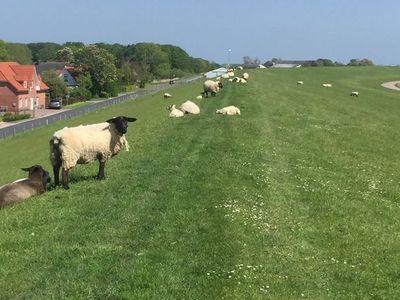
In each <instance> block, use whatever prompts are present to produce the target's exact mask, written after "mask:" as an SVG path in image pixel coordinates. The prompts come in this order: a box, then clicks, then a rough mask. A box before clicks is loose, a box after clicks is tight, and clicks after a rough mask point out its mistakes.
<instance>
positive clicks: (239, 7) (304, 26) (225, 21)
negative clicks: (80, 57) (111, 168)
mask: <svg viewBox="0 0 400 300" xmlns="http://www.w3.org/2000/svg"><path fill="white" fill-rule="evenodd" d="M2 2H3V3H2V4H1V6H0V7H1V11H2V13H1V21H2V22H1V23H2V25H1V26H0V39H2V40H4V41H6V42H21V43H33V42H55V43H59V44H62V43H65V42H68V41H72V42H83V43H85V44H91V43H97V42H104V43H110V44H112V43H119V44H122V45H130V44H136V43H139V42H153V43H158V44H172V45H176V46H179V47H181V48H182V49H184V50H185V51H186V52H187V53H188V54H189V55H190V56H193V57H201V58H204V59H207V60H209V61H215V62H218V63H242V62H243V56H250V57H251V58H259V59H260V60H261V62H262V63H264V62H266V61H268V60H270V59H272V58H281V59H288V60H302V59H317V58H329V59H331V60H333V61H340V62H343V63H347V62H348V61H349V60H350V59H352V58H358V59H362V58H369V59H372V61H373V62H374V63H375V64H383V65H400V35H399V29H400V17H399V10H400V2H399V0H380V1H378V0H246V1H243V0H242V1H239V0H214V1H211V0H197V1H196V0H181V1H178V0H164V1H163V0H143V1H138V0H131V1H130V0H112V1H110V0H107V1H106V0H68V1H65V0H64V1H59V0H35V1H32V0H18V1H6V0H4V1H2ZM228 49H231V51H228Z"/></svg>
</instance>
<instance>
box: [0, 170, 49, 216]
mask: <svg viewBox="0 0 400 300" xmlns="http://www.w3.org/2000/svg"><path fill="white" fill-rule="evenodd" d="M22 170H23V171H27V172H28V178H25V179H20V180H17V181H14V182H12V183H9V184H6V185H3V186H2V187H0V208H3V207H5V206H7V205H9V204H12V203H16V202H21V201H23V200H25V199H28V198H30V197H32V196H35V195H39V194H42V193H44V192H45V191H46V184H47V183H48V182H50V177H49V173H48V172H47V171H46V170H44V169H43V168H42V166H40V165H34V166H32V167H29V168H22Z"/></svg>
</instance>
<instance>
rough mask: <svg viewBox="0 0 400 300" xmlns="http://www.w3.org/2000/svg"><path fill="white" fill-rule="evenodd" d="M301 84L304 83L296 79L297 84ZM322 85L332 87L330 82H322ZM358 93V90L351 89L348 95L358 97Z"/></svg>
mask: <svg viewBox="0 0 400 300" xmlns="http://www.w3.org/2000/svg"><path fill="white" fill-rule="evenodd" d="M303 84H304V82H303V81H301V80H299V81H297V85H303ZM322 86H323V87H326V88H331V87H332V83H323V84H322ZM358 95H359V92H357V91H352V92H351V93H350V96H352V97H358Z"/></svg>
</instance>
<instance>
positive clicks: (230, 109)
mask: <svg viewBox="0 0 400 300" xmlns="http://www.w3.org/2000/svg"><path fill="white" fill-rule="evenodd" d="M215 113H216V114H223V115H240V109H239V108H237V107H236V106H233V105H230V106H226V107H223V108H221V109H217V110H215Z"/></svg>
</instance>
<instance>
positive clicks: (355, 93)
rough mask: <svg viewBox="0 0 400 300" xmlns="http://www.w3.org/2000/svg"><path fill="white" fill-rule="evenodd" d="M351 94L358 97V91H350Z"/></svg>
mask: <svg viewBox="0 0 400 300" xmlns="http://www.w3.org/2000/svg"><path fill="white" fill-rule="evenodd" d="M350 96H352V97H358V92H356V91H354V92H351V93H350Z"/></svg>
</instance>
